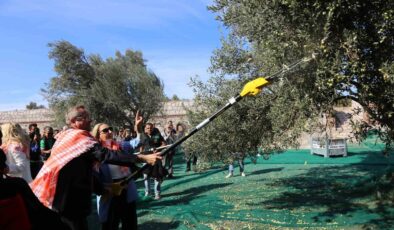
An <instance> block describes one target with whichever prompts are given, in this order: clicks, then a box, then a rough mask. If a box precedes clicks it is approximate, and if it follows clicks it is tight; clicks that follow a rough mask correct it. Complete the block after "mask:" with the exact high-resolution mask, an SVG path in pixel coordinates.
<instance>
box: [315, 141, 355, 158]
mask: <svg viewBox="0 0 394 230" xmlns="http://www.w3.org/2000/svg"><path fill="white" fill-rule="evenodd" d="M311 154H317V155H322V156H324V157H331V156H344V157H346V156H347V143H346V139H345V138H332V139H330V138H312V139H311Z"/></svg>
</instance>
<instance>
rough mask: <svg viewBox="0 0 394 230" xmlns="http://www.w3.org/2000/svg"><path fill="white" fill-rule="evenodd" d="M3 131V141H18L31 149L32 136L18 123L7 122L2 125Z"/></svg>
mask: <svg viewBox="0 0 394 230" xmlns="http://www.w3.org/2000/svg"><path fill="white" fill-rule="evenodd" d="M1 132H2V134H3V137H2V143H3V144H5V145H8V144H9V143H10V142H17V143H20V144H22V145H23V147H24V148H27V149H29V147H30V138H29V135H27V133H26V132H25V131H24V130H23V129H22V127H21V126H20V125H19V124H17V123H12V122H9V123H5V124H2V125H1Z"/></svg>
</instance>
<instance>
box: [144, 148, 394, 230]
mask: <svg viewBox="0 0 394 230" xmlns="http://www.w3.org/2000/svg"><path fill="white" fill-rule="evenodd" d="M393 167H394V157H393V156H384V155H383V154H382V153H381V147H376V145H371V147H369V146H368V143H367V144H365V145H351V146H349V150H348V157H335V158H324V157H322V156H316V155H311V154H310V152H309V150H290V151H287V152H284V153H281V154H274V155H272V156H271V157H270V159H268V160H264V159H263V158H262V157H260V158H258V160H257V164H253V163H251V162H250V161H248V160H246V165H245V172H246V174H247V176H246V177H241V176H239V173H238V171H237V170H238V168H237V167H236V168H235V174H234V177H231V178H228V179H226V178H225V176H226V175H227V173H228V172H227V166H224V165H223V167H221V166H220V167H216V168H212V169H210V170H207V171H204V172H200V173H197V172H191V173H190V172H189V173H185V172H184V171H185V163H184V161H183V159H182V156H176V164H175V174H174V175H175V178H174V179H170V180H165V181H164V182H163V185H162V199H161V200H158V201H155V200H153V199H152V198H144V197H143V184H142V183H141V182H138V187H139V193H140V196H141V199H140V200H139V202H138V217H139V227H140V229H293V228H297V229H299V228H301V229H361V228H371V229H390V228H391V226H394V208H393V200H391V201H390V199H392V197H391V198H390V197H388V198H387V197H385V196H386V194H388V193H390V192H392V191H393V190H394V186H393V184H392V183H391V182H390V181H389V180H386V179H385V177H384V176H383V175H385V174H386V173H387V172H389V171H392V170H393Z"/></svg>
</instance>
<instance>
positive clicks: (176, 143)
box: [122, 94, 243, 184]
mask: <svg viewBox="0 0 394 230" xmlns="http://www.w3.org/2000/svg"><path fill="white" fill-rule="evenodd" d="M242 98H243V97H241V95H239V94H238V95H237V96H235V97H232V98H230V99H229V100H228V102H227V104H226V105H224V106H223V107H222V108H221V109H219V110H218V111H216V112H215V113H214V114H212V115H211V116H210V117H209V118H207V119H205V120H203V121H202V122H201V123H200V124H198V125H197V126H196V127H195V128H193V129H192V130H191V131H190V133H188V134H187V135H186V136H184V137H182V138H181V139H179V140H177V141H176V142H175V143H174V144H172V145H171V146H169V147H168V148H166V149H165V150H164V151H162V152H161V153H160V156H165V155H166V154H167V153H168V152H170V151H171V150H173V149H175V148H176V147H177V146H178V145H180V144H182V143H183V142H184V141H186V140H187V139H189V138H190V137H191V136H193V135H194V134H195V133H196V132H198V131H199V130H201V129H202V128H203V127H204V126H206V125H207V124H208V123H210V122H211V121H213V120H214V119H215V118H216V117H218V116H219V115H220V114H222V113H223V112H224V111H226V110H227V109H228V108H230V107H231V106H232V105H234V104H235V103H237V102H238V101H240V100H241V99H242ZM149 166H150V165H148V164H145V165H143V166H142V167H141V168H140V169H138V170H137V171H136V172H134V173H133V174H131V175H130V176H128V177H127V178H126V179H125V180H124V181H123V182H122V184H125V183H128V182H129V181H130V180H131V179H133V178H134V177H135V176H136V175H138V174H139V173H141V172H142V171H143V170H144V169H146V168H148V167H149Z"/></svg>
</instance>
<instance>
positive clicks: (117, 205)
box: [101, 189, 138, 230]
mask: <svg viewBox="0 0 394 230" xmlns="http://www.w3.org/2000/svg"><path fill="white" fill-rule="evenodd" d="M120 222H122V229H123V230H129V229H133V230H134V229H138V222H137V209H136V202H135V201H134V202H131V203H127V190H126V189H124V190H123V191H122V194H120V196H114V197H112V199H111V205H110V207H109V212H108V219H107V222H105V223H103V224H102V225H101V229H102V230H116V229H119V223H120Z"/></svg>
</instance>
